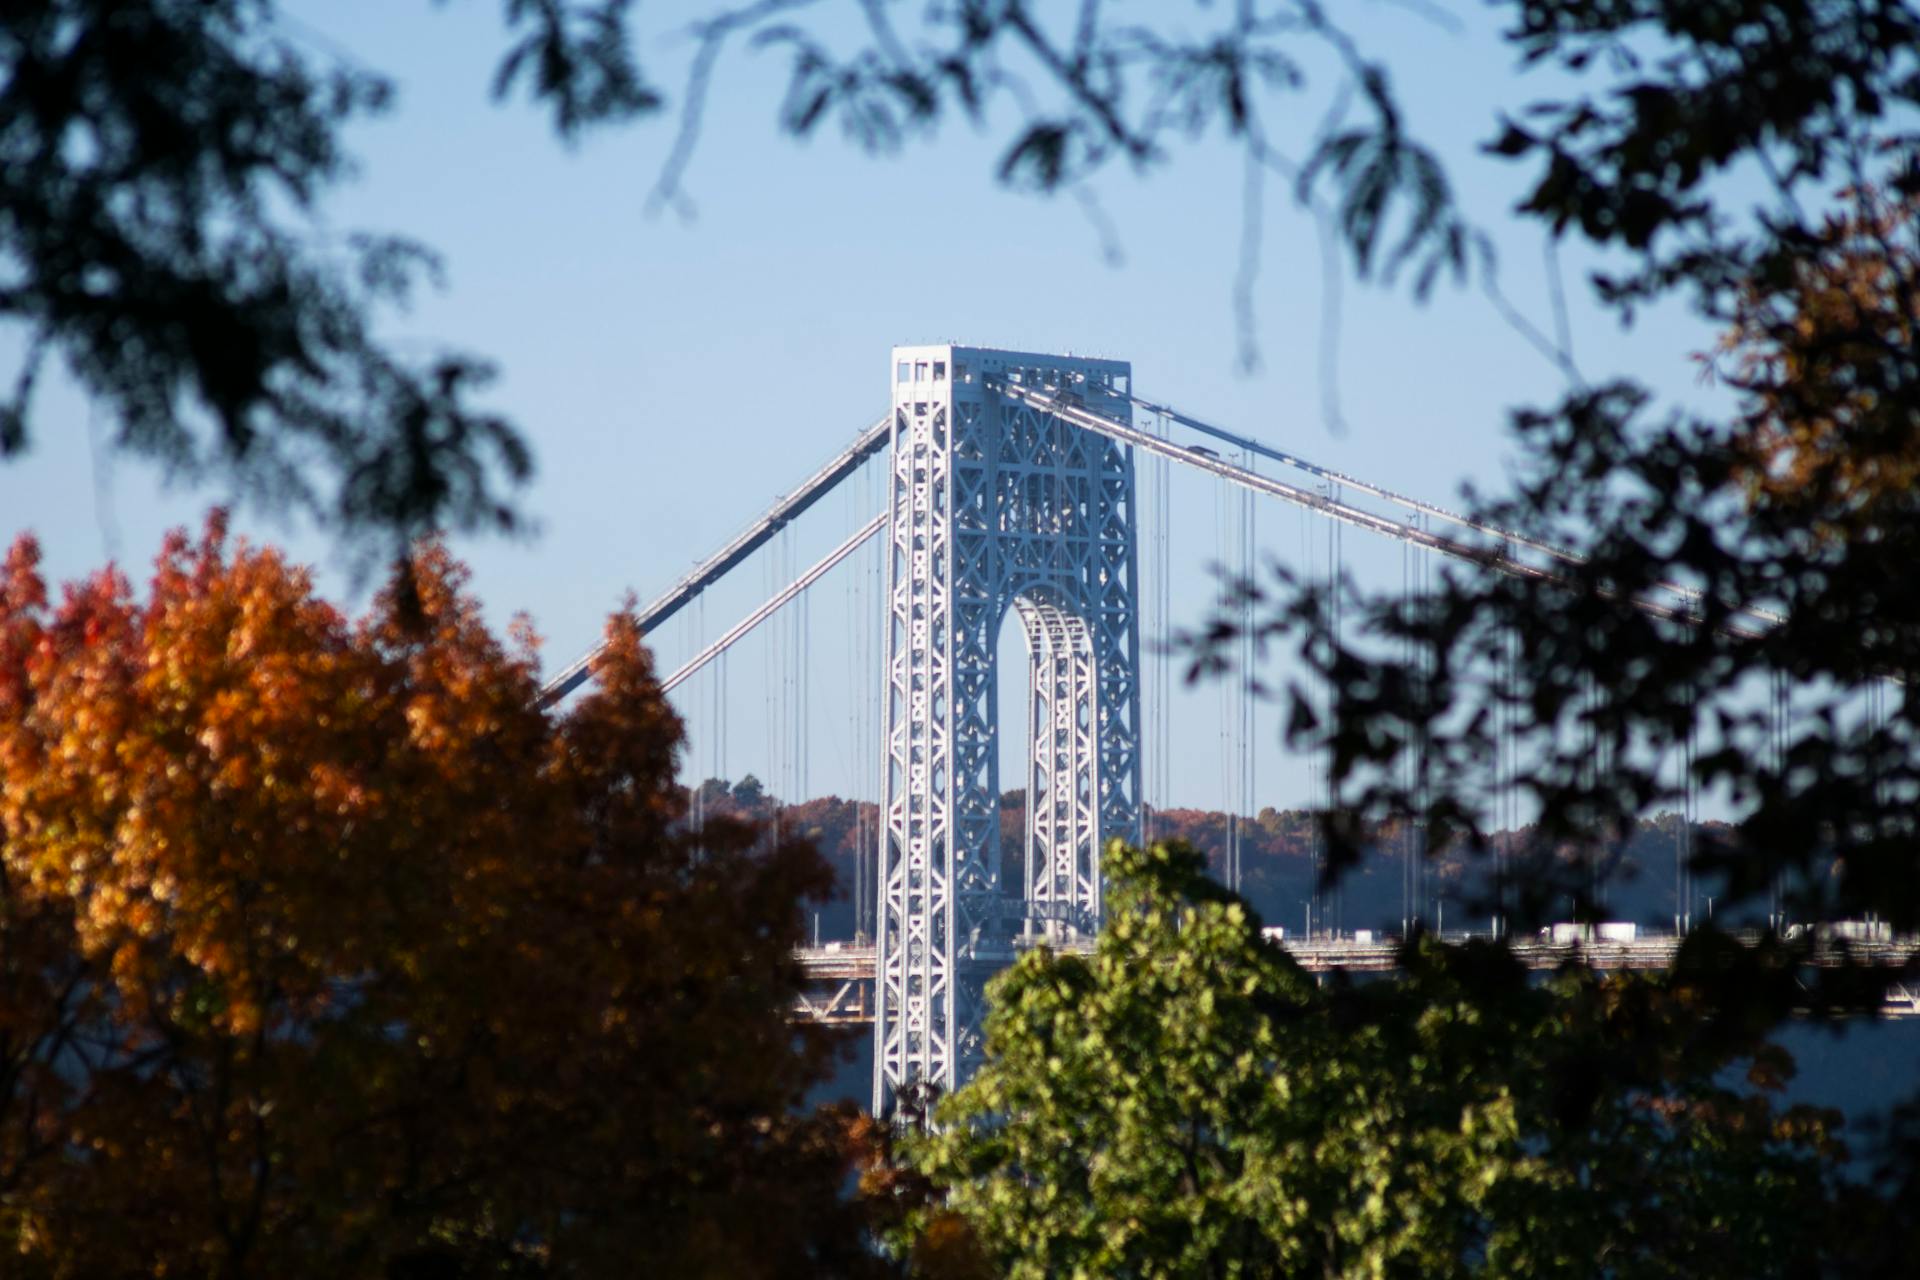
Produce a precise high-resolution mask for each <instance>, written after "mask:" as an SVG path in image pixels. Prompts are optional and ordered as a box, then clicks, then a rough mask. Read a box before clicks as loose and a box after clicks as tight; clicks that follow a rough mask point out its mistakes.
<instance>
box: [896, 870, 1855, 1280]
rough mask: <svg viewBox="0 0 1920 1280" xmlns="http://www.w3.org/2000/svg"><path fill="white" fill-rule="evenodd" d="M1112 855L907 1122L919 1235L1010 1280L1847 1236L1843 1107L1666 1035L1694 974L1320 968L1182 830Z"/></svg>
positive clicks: (1534, 1261) (1706, 1038) (1706, 1270)
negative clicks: (1090, 925)
mask: <svg viewBox="0 0 1920 1280" xmlns="http://www.w3.org/2000/svg"><path fill="white" fill-rule="evenodd" d="M1108 866H1109V867H1110V869H1111V871H1112V874H1113V877H1114V880H1113V897H1112V900H1111V902H1112V913H1111V918H1110V921H1109V923H1108V925H1107V928H1106V929H1105V930H1104V931H1103V932H1102V933H1101V936H1100V940H1099V944H1098V946H1097V948H1096V949H1095V951H1094V952H1093V954H1092V955H1090V956H1086V957H1080V956H1072V955H1056V954H1054V953H1052V952H1050V951H1047V950H1044V949H1043V950H1037V951H1034V952H1032V953H1029V954H1028V955H1027V956H1025V957H1023V958H1022V959H1021V960H1020V962H1019V963H1018V964H1016V965H1015V966H1014V967H1013V969H1011V970H1010V971H1009V972H1008V973H1006V974H1005V975H1003V976H1002V977H1001V978H1000V979H998V980H997V984H996V986H995V988H994V992H993V997H994V1008H993V1012H992V1014H991V1015H990V1017H989V1020H988V1027H987V1036H988V1042H987V1060H986V1063H985V1065H984V1066H983V1067H982V1068H981V1070H980V1072H979V1074H978V1075H977V1076H976V1077H975V1078H974V1080H973V1081H972V1082H971V1083H970V1084H968V1085H966V1086H964V1087H963V1088H961V1089H960V1090H959V1091H958V1092H957V1093H955V1094H954V1095H953V1096H952V1097H950V1098H948V1099H946V1100H944V1101H943V1102H942V1103H941V1105H940V1106H939V1109H938V1113H937V1114H938V1117H939V1119H940V1121H941V1122H942V1125H943V1128H942V1129H941V1131H940V1132H937V1133H933V1134H930V1135H924V1136H919V1137H915V1138H911V1139H909V1140H908V1141H907V1144H906V1148H905V1150H906V1158H907V1160H908V1162H909V1163H910V1165H911V1167H912V1168H913V1169H914V1170H915V1171H916V1172H917V1173H919V1174H920V1175H921V1176H923V1177H924V1178H926V1179H927V1180H928V1182H929V1184H930V1186H931V1188H932V1189H933V1190H934V1192H935V1193H936V1194H935V1196H934V1198H932V1199H930V1200H929V1201H928V1202H927V1203H926V1204H925V1205H924V1206H923V1207H921V1208H919V1209H918V1210H917V1211H915V1212H913V1213H911V1214H910V1215H909V1216H908V1218H907V1220H906V1222H905V1223H904V1224H903V1227H902V1229H901V1230H900V1231H899V1232H898V1233H897V1236H896V1240H897V1242H898V1243H900V1244H901V1245H902V1247H903V1248H905V1249H907V1250H908V1251H909V1252H912V1250H913V1249H914V1248H916V1247H919V1248H920V1249H921V1250H922V1252H923V1255H924V1254H925V1253H926V1252H927V1249H928V1240H929V1237H933V1238H934V1242H935V1243H936V1244H939V1243H940V1241H939V1237H940V1236H941V1235H942V1234H943V1233H944V1234H946V1235H951V1234H952V1233H954V1232H955V1231H956V1230H960V1229H964V1231H965V1232H966V1233H967V1234H968V1235H969V1236H970V1237H971V1240H972V1242H973V1247H974V1250H975V1251H977V1255H979V1256H984V1257H985V1258H986V1259H988V1260H990V1261H991V1263H992V1264H993V1267H994V1269H995V1272H996V1273H997V1274H1004V1275H1007V1276H1010V1277H1042V1276H1089V1277H1090V1276H1231V1275H1246V1276H1250V1275H1324V1276H1353V1277H1360V1276H1382V1275H1386V1276H1392V1275H1405V1276H1423V1277H1429V1276H1454V1275H1458V1276H1466V1275H1526V1276H1569V1277H1572V1276H1583V1277H1589V1276H1619V1277H1626V1276H1674V1277H1678V1276H1726V1277H1730V1278H1731V1277H1741V1278H1743V1280H1751V1278H1753V1277H1762V1276H1797V1275H1806V1274H1812V1273H1814V1272H1815V1271H1817V1269H1818V1268H1819V1267H1820V1266H1822V1265H1824V1264H1825V1263H1826V1262H1827V1261H1829V1260H1831V1258H1832V1257H1833V1256H1834V1252H1835V1249H1836V1246H1837V1244H1838V1243H1839V1241H1840V1239H1841V1237H1840V1236H1838V1235H1837V1234H1836V1233H1835V1232H1833V1231H1832V1230H1831V1229H1830V1228H1831V1226H1832V1221H1831V1219H1830V1216H1829V1215H1830V1214H1831V1213H1832V1212H1833V1211H1834V1209H1833V1207H1834V1205H1835V1204H1836V1203H1837V1202H1838V1201H1839V1200H1840V1199H1841V1198H1842V1196H1841V1193H1840V1192H1839V1191H1838V1190H1837V1188H1836V1184H1835V1182H1834V1174H1835V1171H1836V1169H1837V1167H1838V1161H1839V1157H1840V1154H1841V1153H1840V1149H1839V1148H1838V1147H1837V1145H1836V1144H1835V1143H1834V1142H1833V1141H1832V1138H1831V1135H1830V1126H1831V1124H1832V1123H1833V1120H1834V1117H1833V1116H1832V1115H1830V1114H1829V1113H1824V1112H1818V1111H1813V1110H1810V1109H1807V1108H1804V1107H1793V1108H1780V1107H1776V1106H1775V1105H1774V1104H1773V1103H1771V1102H1770V1101H1769V1100H1768V1097H1767V1096H1766V1090H1765V1089H1763V1088H1760V1087H1758V1086H1768V1087H1777V1086H1778V1084H1779V1081H1780V1076H1779V1073H1780V1071H1781V1070H1782V1063H1781V1059H1780V1056H1779V1055H1778V1053H1777V1051H1775V1050H1772V1049H1771V1048H1769V1047H1768V1046H1767V1045H1766V1044H1765V1043H1764V1042H1762V1041H1760V1040H1758V1039H1755V1038H1751V1037H1748V1036H1746V1035H1743V1034H1740V1033H1738V1032H1735V1031H1733V1030H1731V1029H1723V1030H1722V1031H1721V1032H1720V1033H1719V1034H1715V1035H1701V1034H1699V1033H1698V1031H1697V1029H1694V1030H1690V1031H1689V1032H1688V1034H1686V1035H1683V1036H1675V1035H1673V1034H1671V1032H1672V1031H1673V1029H1674V1028H1675V1027H1678V1026H1685V1025H1687V1023H1688V1017H1687V1014H1686V1013H1685V1010H1686V1009H1687V1008H1688V1006H1689V1005H1690V1003H1691V1002H1692V1001H1693V1000H1694V999H1695V998H1697V997H1698V996H1699V995H1700V994H1701V993H1700V992H1699V990H1698V989H1697V988H1696V987H1695V986H1693V985H1692V984H1691V983H1690V982H1689V981H1688V980H1685V979H1676V978H1665V977H1653V978H1649V977H1626V976H1619V977H1600V976H1597V975H1595V974H1593V973H1590V972H1585V971H1579V970H1574V971H1569V972H1566V973H1563V974H1559V975H1556V976H1555V977H1553V978H1552V979H1551V980H1550V981H1548V982H1546V983H1545V984H1539V983H1535V982H1533V981H1531V980H1530V979H1529V976H1528V975H1527V974H1526V973H1525V972H1524V971H1523V970H1522V969H1521V968H1520V966H1519V965H1518V964H1517V963H1515V962H1514V960H1513V959H1512V958H1511V956H1510V955H1508V954H1507V953H1506V952H1505V950H1504V949H1502V948H1499V947H1496V946H1490V945H1475V946H1470V947H1466V948H1446V947H1441V946H1437V945H1435V944H1433V943H1431V942H1429V941H1426V940H1418V941H1415V942H1413V943H1410V944H1409V945H1408V946H1407V948H1406V951H1405V953H1404V956H1403V959H1404V962H1405V972H1404V974H1403V975H1402V976H1400V977H1397V978H1394V979H1391V980H1385V981H1380V982H1375V983H1368V984H1362V985H1348V984H1346V983H1345V982H1335V983H1332V984H1329V985H1322V984H1320V983H1318V982H1316V980H1315V979H1314V978H1313V977H1311V976H1310V975H1308V974H1306V973H1305V972H1303V971H1302V970H1301V969H1300V968H1299V966H1298V965H1297V964H1296V963H1295V962H1294V961H1293V960H1292V959H1291V958H1290V957H1289V956H1288V955H1287V954H1286V952H1285V951H1283V950H1282V949H1281V948H1279V947H1277V946H1275V945H1273V944H1271V943H1269V942H1267V941H1266V940H1264V939H1263V937H1262V936H1261V933H1260V926H1259V921H1258V918H1257V917H1256V916H1254V915H1253V913H1252V912H1251V911H1250V910H1249V909H1248V907H1247V906H1246V904H1245V903H1244V902H1243V901H1242V900H1241V899H1239V898H1238V897H1236V896H1235V895H1233V894H1230V893H1228V892H1226V891H1225V890H1223V889H1221V888H1220V887H1219V886H1218V885H1216V884H1214V883H1213V882H1212V881H1210V880H1209V879H1207V877H1206V876H1205V873H1204V870H1203V867H1202V864H1201V861H1200V859H1199V858H1198V856H1197V855H1196V854H1194V853H1193V852H1192V851H1191V850H1189V849H1187V848H1186V847H1184V846H1179V845H1167V846H1158V847H1155V848H1152V849H1148V850H1144V851H1142V850H1135V849H1128V848H1126V847H1124V846H1121V845H1118V844H1116V845H1114V846H1112V847H1111V848H1110V853H1109V862H1108ZM1702 945H1712V944H1711V943H1703V944H1702ZM1735 1067H1744V1068H1745V1069H1746V1071H1747V1073H1748V1078H1749V1079H1750V1080H1751V1081H1752V1082H1753V1084H1751V1085H1740V1086H1737V1087H1736V1085H1735V1084H1733V1083H1729V1079H1730V1077H1729V1072H1730V1071H1731V1070H1732V1069H1733V1068H1735ZM956 1255H959V1256H965V1255H964V1254H963V1253H962V1251H958V1250H955V1249H954V1248H953V1247H952V1246H951V1245H950V1244H947V1245H944V1246H943V1247H942V1249H941V1256H942V1257H947V1258H951V1257H954V1256H956ZM924 1269H926V1270H928V1271H930V1272H934V1273H937V1272H938V1270H939V1268H938V1267H937V1266H932V1265H929V1266H926V1267H925V1268H924Z"/></svg>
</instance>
